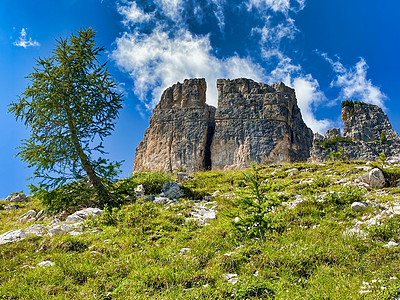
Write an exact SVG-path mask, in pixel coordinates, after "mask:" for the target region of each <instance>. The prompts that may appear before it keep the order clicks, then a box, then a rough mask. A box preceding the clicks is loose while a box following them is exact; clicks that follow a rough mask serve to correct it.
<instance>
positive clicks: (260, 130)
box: [211, 78, 312, 169]
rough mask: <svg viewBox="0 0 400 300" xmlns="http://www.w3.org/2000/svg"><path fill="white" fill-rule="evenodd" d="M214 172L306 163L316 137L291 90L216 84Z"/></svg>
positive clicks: (250, 82) (240, 81)
mask: <svg viewBox="0 0 400 300" xmlns="http://www.w3.org/2000/svg"><path fill="white" fill-rule="evenodd" d="M217 88H218V108H217V111H216V114H215V134H214V138H213V142H212V146H211V159H212V169H232V168H245V167H248V166H250V162H251V161H252V162H254V163H261V164H267V163H282V162H293V161H302V160H306V159H307V158H308V157H309V155H310V154H309V149H310V147H311V145H312V131H311V129H309V128H308V127H307V126H306V125H305V123H304V122H303V119H302V117H301V113H300V109H299V108H298V106H297V100H296V96H295V92H294V90H293V89H291V88H289V87H287V86H285V85H284V84H283V83H277V84H273V85H267V84H264V83H257V82H254V81H253V80H251V79H244V78H239V79H235V80H229V79H228V80H226V79H218V80H217Z"/></svg>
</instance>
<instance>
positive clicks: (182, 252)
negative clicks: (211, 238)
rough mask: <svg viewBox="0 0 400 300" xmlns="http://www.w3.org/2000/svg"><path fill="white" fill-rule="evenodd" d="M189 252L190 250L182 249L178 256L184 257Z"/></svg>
mask: <svg viewBox="0 0 400 300" xmlns="http://www.w3.org/2000/svg"><path fill="white" fill-rule="evenodd" d="M190 251H192V249H191V248H182V249H181V250H180V251H179V255H181V256H185V255H186V254H188V253H189V252H190Z"/></svg>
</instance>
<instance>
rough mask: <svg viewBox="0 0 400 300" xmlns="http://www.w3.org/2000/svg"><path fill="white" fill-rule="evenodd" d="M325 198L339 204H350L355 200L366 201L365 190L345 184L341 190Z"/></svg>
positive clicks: (328, 201)
mask: <svg viewBox="0 0 400 300" xmlns="http://www.w3.org/2000/svg"><path fill="white" fill-rule="evenodd" d="M324 200H325V201H326V202H327V203H330V204H334V205H337V206H343V205H348V204H351V203H353V202H362V201H365V190H364V189H360V188H358V187H353V186H345V187H343V188H341V190H340V191H339V192H333V193H329V194H327V195H326V196H325V198H324Z"/></svg>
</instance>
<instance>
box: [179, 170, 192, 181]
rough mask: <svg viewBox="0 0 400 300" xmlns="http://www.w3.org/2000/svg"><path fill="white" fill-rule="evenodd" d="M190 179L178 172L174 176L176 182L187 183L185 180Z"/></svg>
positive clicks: (183, 173)
mask: <svg viewBox="0 0 400 300" xmlns="http://www.w3.org/2000/svg"><path fill="white" fill-rule="evenodd" d="M191 179H192V177H190V176H189V175H188V174H186V173H185V172H178V173H177V174H176V180H177V181H178V182H183V181H187V180H191Z"/></svg>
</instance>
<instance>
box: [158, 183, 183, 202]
mask: <svg viewBox="0 0 400 300" xmlns="http://www.w3.org/2000/svg"><path fill="white" fill-rule="evenodd" d="M161 191H162V194H161V195H160V196H163V197H167V198H170V199H176V198H180V197H182V196H183V190H182V189H181V187H180V186H179V184H177V183H176V182H167V183H166V184H164V186H163V188H162V190H161Z"/></svg>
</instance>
